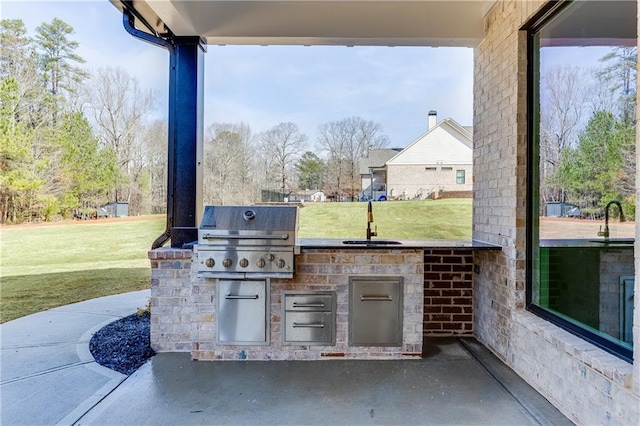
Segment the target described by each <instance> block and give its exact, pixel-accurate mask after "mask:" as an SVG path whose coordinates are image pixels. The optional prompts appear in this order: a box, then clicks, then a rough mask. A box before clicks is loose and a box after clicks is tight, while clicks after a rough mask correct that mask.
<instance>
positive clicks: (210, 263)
mask: <svg viewBox="0 0 640 426" xmlns="http://www.w3.org/2000/svg"><path fill="white" fill-rule="evenodd" d="M204 264H205V265H207V268H213V267H214V266H215V264H216V261H215V260H213V259H212V258H208V259H207V260H205V261H204Z"/></svg>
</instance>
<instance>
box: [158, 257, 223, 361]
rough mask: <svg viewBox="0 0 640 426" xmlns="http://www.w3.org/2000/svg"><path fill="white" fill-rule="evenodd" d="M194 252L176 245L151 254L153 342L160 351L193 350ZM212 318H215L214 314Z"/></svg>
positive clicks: (194, 312)
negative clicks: (192, 280)
mask: <svg viewBox="0 0 640 426" xmlns="http://www.w3.org/2000/svg"><path fill="white" fill-rule="evenodd" d="M191 255H192V251H191V250H181V249H172V248H161V249H157V250H153V251H150V252H149V254H148V256H149V260H150V261H151V326H150V329H151V330H150V331H151V344H152V347H153V350H155V351H156V352H189V351H190V350H191V346H192V345H191V342H192V335H191V320H192V317H193V315H194V314H196V313H197V312H196V311H195V310H194V308H195V307H194V305H193V304H191V303H190V300H191V298H192V296H193V293H194V289H193V288H192V286H191V283H190V278H191ZM195 291H196V292H197V289H196V290H195ZM197 314H200V313H197ZM211 315H212V314H211ZM210 319H211V320H213V316H211V318H210Z"/></svg>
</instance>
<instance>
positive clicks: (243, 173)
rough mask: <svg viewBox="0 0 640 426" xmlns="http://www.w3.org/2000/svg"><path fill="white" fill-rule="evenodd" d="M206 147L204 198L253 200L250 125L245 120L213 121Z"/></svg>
mask: <svg viewBox="0 0 640 426" xmlns="http://www.w3.org/2000/svg"><path fill="white" fill-rule="evenodd" d="M205 138H206V139H205V148H204V161H203V163H204V199H205V202H208V203H214V204H223V205H224V204H238V203H239V204H244V203H246V202H248V201H253V196H254V191H253V180H252V179H251V173H252V171H253V161H254V160H253V149H252V145H251V129H250V128H249V126H248V125H247V124H245V123H239V124H229V123H222V124H221V123H214V124H212V125H211V126H209V127H208V128H207V131H206V136H205Z"/></svg>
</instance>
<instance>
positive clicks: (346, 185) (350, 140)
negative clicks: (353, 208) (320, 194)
mask: <svg viewBox="0 0 640 426" xmlns="http://www.w3.org/2000/svg"><path fill="white" fill-rule="evenodd" d="M318 132H319V138H318V143H319V144H320V147H321V148H322V149H323V150H325V151H326V152H327V153H328V155H329V158H328V161H327V165H328V168H329V169H328V172H329V182H328V183H329V186H334V187H335V188H336V192H337V194H336V195H337V197H338V198H340V197H341V195H342V194H343V193H346V194H347V195H348V196H349V197H350V198H351V200H355V199H357V196H358V193H359V191H360V161H361V160H362V158H364V157H366V156H367V155H368V153H369V150H370V149H378V148H383V147H385V146H387V145H388V144H389V138H388V136H386V135H385V134H383V133H382V132H383V130H382V126H381V125H380V124H379V123H374V122H373V121H367V120H364V119H362V118H360V117H349V118H345V119H343V120H340V121H334V122H330V123H326V124H323V125H321V126H320V128H319V129H318Z"/></svg>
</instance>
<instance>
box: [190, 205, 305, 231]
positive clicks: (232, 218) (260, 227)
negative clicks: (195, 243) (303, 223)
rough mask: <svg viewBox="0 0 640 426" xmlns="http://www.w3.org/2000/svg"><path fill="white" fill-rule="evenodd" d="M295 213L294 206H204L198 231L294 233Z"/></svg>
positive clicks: (295, 224)
mask: <svg viewBox="0 0 640 426" xmlns="http://www.w3.org/2000/svg"><path fill="white" fill-rule="evenodd" d="M297 213H298V207H296V206H206V207H205V209H204V213H203V215H202V221H201V222H200V229H201V230H202V231H206V230H218V231H221V230H222V231H237V232H239V233H240V232H243V231H263V232H269V231H287V232H291V233H295V231H296V229H297V227H298V223H297V221H298V215H297Z"/></svg>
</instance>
